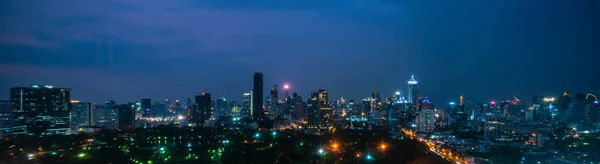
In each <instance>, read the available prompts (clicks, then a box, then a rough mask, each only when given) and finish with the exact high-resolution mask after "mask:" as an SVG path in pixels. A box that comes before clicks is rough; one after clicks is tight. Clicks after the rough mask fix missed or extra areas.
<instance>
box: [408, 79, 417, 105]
mask: <svg viewBox="0 0 600 164" xmlns="http://www.w3.org/2000/svg"><path fill="white" fill-rule="evenodd" d="M417 83H418V82H417V80H415V76H411V77H410V79H409V80H408V102H410V103H411V104H412V111H413V112H415V111H417V110H418V109H419V87H418V86H417Z"/></svg>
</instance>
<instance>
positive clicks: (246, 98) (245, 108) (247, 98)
mask: <svg viewBox="0 0 600 164" xmlns="http://www.w3.org/2000/svg"><path fill="white" fill-rule="evenodd" d="M251 97H252V94H251V93H244V94H243V96H242V115H244V116H249V115H252V114H251V112H250V110H251V109H252V108H250V104H251V102H252V101H251Z"/></svg>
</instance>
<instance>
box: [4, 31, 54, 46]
mask: <svg viewBox="0 0 600 164" xmlns="http://www.w3.org/2000/svg"><path fill="white" fill-rule="evenodd" d="M0 45H6V46H25V47H37V48H51V47H55V46H56V45H55V44H54V43H53V42H51V41H45V40H42V39H39V38H36V37H33V36H27V35H15V34H7V33H0Z"/></svg>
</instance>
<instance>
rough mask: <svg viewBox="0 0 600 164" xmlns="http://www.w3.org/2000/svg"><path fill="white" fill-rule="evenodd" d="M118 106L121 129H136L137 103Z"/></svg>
mask: <svg viewBox="0 0 600 164" xmlns="http://www.w3.org/2000/svg"><path fill="white" fill-rule="evenodd" d="M117 108H118V110H119V121H118V122H119V129H121V130H133V129H135V104H133V103H130V104H121V105H118V107H117Z"/></svg>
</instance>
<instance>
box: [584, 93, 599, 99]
mask: <svg viewBox="0 0 600 164" xmlns="http://www.w3.org/2000/svg"><path fill="white" fill-rule="evenodd" d="M590 96H592V97H594V99H595V100H598V97H596V95H594V94H592V93H588V94H587V96H585V99H586V100H587V99H588V98H589V97H590Z"/></svg>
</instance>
